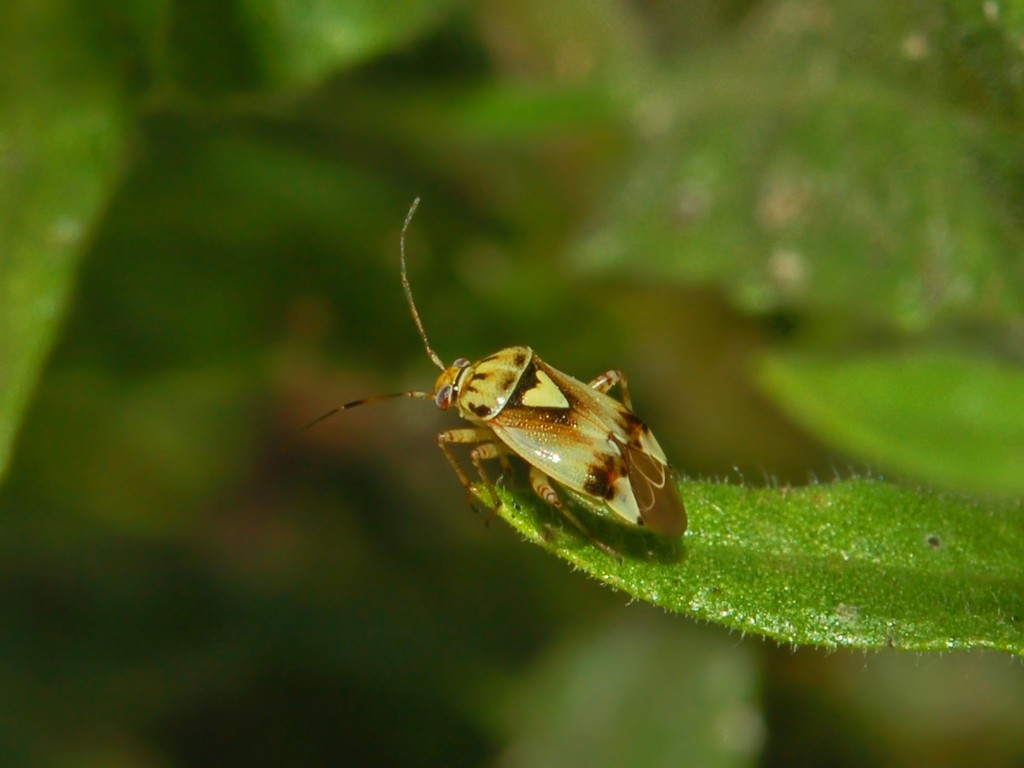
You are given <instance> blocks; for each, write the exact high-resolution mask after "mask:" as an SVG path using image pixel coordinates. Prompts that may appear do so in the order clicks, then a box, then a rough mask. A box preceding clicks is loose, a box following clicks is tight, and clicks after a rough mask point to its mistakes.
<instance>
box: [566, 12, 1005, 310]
mask: <svg viewBox="0 0 1024 768" xmlns="http://www.w3.org/2000/svg"><path fill="white" fill-rule="evenodd" d="M890 5H891V4H890ZM780 13H783V14H784V13H785V11H783V10H780ZM836 14H837V18H836V19H835V20H834V23H833V24H830V25H829V27H828V28H829V29H830V30H832V35H833V37H834V38H836V40H835V41H834V42H835V44H836V46H837V48H839V51H840V52H839V53H836V54H835V55H834V56H829V55H827V54H823V53H822V50H821V48H820V46H819V45H818V44H817V43H814V42H813V40H814V35H815V34H816V33H815V31H814V29H813V25H809V26H810V27H811V29H808V30H805V34H804V35H803V36H800V35H799V34H797V33H793V37H794V39H792V40H789V39H788V38H785V33H783V32H781V31H780V30H782V29H787V28H788V27H785V26H782V23H783V21H784V19H774V20H773V19H771V18H768V19H767V20H765V21H763V22H762V27H763V28H760V29H757V28H755V29H756V31H755V32H753V33H751V34H749V35H748V36H747V37H742V38H740V39H739V42H737V43H736V44H735V45H734V46H733V47H732V48H730V49H729V50H728V52H726V53H724V54H723V53H722V52H719V51H716V53H715V55H714V56H707V55H705V56H702V57H696V58H694V59H692V60H688V61H686V62H684V64H683V65H682V66H679V67H678V68H676V69H672V70H667V71H662V72H659V74H658V77H659V78H660V79H661V82H660V83H659V85H658V86H655V87H652V88H651V89H650V93H649V96H648V99H647V103H646V104H645V105H644V106H645V111H643V112H641V113H640V120H641V125H640V128H641V130H642V132H643V142H642V144H641V145H640V147H639V148H638V150H637V154H636V158H635V161H634V162H633V163H632V165H631V166H630V172H629V176H628V177H627V178H625V179H624V180H623V181H622V183H621V184H620V187H619V189H620V191H619V193H618V197H617V199H615V200H613V201H612V202H611V204H610V206H609V213H608V215H606V216H604V217H603V219H602V221H601V223H600V224H599V226H598V227H596V228H595V231H594V233H593V234H592V236H591V237H590V238H589V239H588V240H587V242H585V243H583V244H582V246H581V248H580V251H579V253H578V254H577V257H576V259H577V263H578V264H579V265H580V266H581V267H582V268H583V269H586V270H589V271H592V272H598V273H611V274H613V275H616V276H620V275H627V276H629V277H630V278H635V277H637V276H638V275H639V276H642V277H645V278H647V279H674V280H677V281H679V282H691V283H692V282H703V283H713V284H715V285H717V286H720V287H721V289H722V290H723V291H725V292H727V293H728V294H729V295H730V296H731V297H732V299H733V300H734V301H735V302H736V303H737V304H738V305H740V306H742V307H744V308H746V309H748V310H751V311H758V312H759V311H765V310H774V309H777V308H779V307H791V306H799V307H807V308H811V309H813V310H818V311H824V312H831V313H846V314H849V315H853V316H857V317H861V318H869V319H871V320H872V321H875V322H878V321H881V322H882V323H883V324H886V325H892V326H895V327H897V328H902V329H909V330H918V329H921V328H927V327H930V326H933V325H936V324H938V323H940V322H943V321H948V318H950V317H957V318H963V319H965V320H972V321H974V322H978V323H982V322H983V323H991V324H999V323H1004V322H1006V321H1007V320H1012V319H1013V318H1014V317H1016V316H1018V315H1019V313H1020V311H1021V310H1022V308H1024V262H1022V261H1021V259H1020V258H1018V254H1019V253H1020V252H1021V250H1022V249H1024V233H1022V231H1021V228H1020V225H1019V215H1018V211H1019V210H1020V195H1019V191H1018V190H1019V188H1020V185H1019V183H1018V181H1019V179H1020V175H1021V169H1022V168H1024V150H1022V148H1021V143H1020V138H1019V137H1020V131H1019V129H1017V128H1015V127H1012V126H1007V125H1006V124H1005V123H1004V122H1002V121H999V120H990V119H987V118H986V117H984V116H980V117H975V116H972V117H970V118H968V117H967V116H965V114H964V112H963V108H962V106H960V105H951V104H948V103H946V101H945V100H944V99H943V98H942V94H941V92H940V93H938V94H937V93H935V91H936V90H937V89H936V87H935V86H934V85H933V83H934V82H935V81H939V82H942V76H943V69H942V66H941V64H940V62H939V61H938V59H939V57H938V56H931V57H924V58H922V59H920V60H917V59H914V58H913V55H916V54H913V55H912V54H910V53H908V54H907V55H906V58H905V60H903V61H901V62H897V61H894V60H890V59H888V58H886V59H884V60H883V61H879V60H878V55H880V54H878V52H877V51H876V50H875V49H874V48H871V46H870V45H867V46H866V47H867V48H868V49H870V52H871V54H872V55H862V56H861V58H860V59H858V58H856V56H855V54H856V51H845V52H843V51H842V49H843V47H844V46H848V45H849V44H848V43H846V42H845V40H840V39H839V38H845V37H846V36H848V37H850V38H852V39H856V40H860V41H862V45H863V44H864V37H865V33H864V31H863V28H864V25H865V23H870V22H866V21H865V20H864V19H862V18H860V17H859V15H858V14H856V13H853V14H852V15H851V14H849V13H847V12H846V11H845V10H840V9H838V8H837V9H836ZM926 21H927V19H921V20H918V24H924V23H925V22H926ZM843 24H847V25H849V29H847V30H845V32H847V33H848V35H844V34H843V33H844V30H843V26H842V25H843ZM797 28H800V27H799V25H797ZM901 29H905V30H906V34H907V35H908V37H907V40H906V41H905V44H906V45H908V46H911V48H912V47H913V45H924V46H927V38H925V39H923V40H919V41H917V42H916V43H915V42H914V41H915V40H916V38H915V37H914V34H918V35H923V33H921V32H917V33H915V32H914V30H915V27H914V26H912V25H911V23H910V22H902V21H901V22H900V24H899V25H895V24H894V25H893V26H892V28H891V30H892V31H895V32H897V33H899V31H900V30H901ZM892 31H890V33H889V34H892ZM808 40H810V41H811V42H808ZM868 42H870V40H869V41H868ZM877 42H879V44H880V43H881V42H883V41H877ZM884 43H885V44H886V45H891V46H892V48H891V50H892V51H893V52H895V53H894V54H893V55H896V56H898V51H899V50H900V41H899V38H898V36H897V37H896V38H895V39H892V40H886V41H884ZM876 47H877V46H876ZM884 50H890V49H889V48H885V49H884ZM862 53H863V52H862ZM897 63H899V64H901V66H899V67H896V64H897ZM885 64H890V65H892V66H891V68H892V69H893V70H895V71H896V72H898V73H901V74H899V75H897V74H889V73H888V72H885V71H884V69H885V68H884V66H883V65H885ZM1018 71H1019V67H1018ZM709 73H710V75H709ZM912 78H918V79H920V81H921V82H922V85H921V87H920V89H917V87H916V86H911V85H908V81H910V80H911V79H912ZM709 81H710V82H711V83H712V85H710V86H709ZM656 82H657V81H656ZM911 87H913V88H914V90H910V88H911ZM648 123H649V124H648ZM639 254H642V255H643V258H638V255H639ZM644 273H646V274H644ZM851 286H856V288H857V289H856V290H851Z"/></svg>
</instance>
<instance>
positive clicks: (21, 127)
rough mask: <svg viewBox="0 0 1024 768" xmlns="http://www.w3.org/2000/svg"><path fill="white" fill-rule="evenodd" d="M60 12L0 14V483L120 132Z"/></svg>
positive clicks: (91, 65) (117, 108)
mask: <svg viewBox="0 0 1024 768" xmlns="http://www.w3.org/2000/svg"><path fill="white" fill-rule="evenodd" d="M68 6H69V4H67V3H64V2H59V0H51V2H38V3H37V2H21V3H14V4H13V5H12V4H7V5H5V6H4V10H2V11H0V50H3V51H4V59H5V66H4V67H3V69H2V71H0V475H2V474H3V472H4V471H5V469H6V467H7V464H8V461H9V459H10V454H11V445H12V442H13V440H14V437H15V434H16V431H17V428H18V424H19V422H20V419H21V415H22V412H23V411H24V409H25V406H26V404H27V403H28V401H29V398H30V396H31V394H32V389H33V386H34V384H35V381H36V378H37V377H38V374H39V370H40V367H41V365H42V363H43V360H44V358H45V356H46V353H47V350H48V349H49V348H50V345H51V344H52V342H53V339H54V336H55V334H56V331H57V329H58V327H59V325H60V320H61V317H62V315H63V312H64V308H65V304H66V302H67V298H68V296H69V293H70V289H71V286H72V282H73V278H74V269H75V264H76V261H77V258H78V257H79V256H80V255H81V253H82V251H83V249H84V247H85V242H86V239H87V237H88V234H89V232H90V230H91V229H92V226H93V222H94V220H95V218H96V217H97V216H98V215H99V213H100V212H101V210H102V207H103V205H104V203H105V201H106V199H107V197H108V195H109V194H110V191H111V189H112V187H113V184H114V181H115V179H116V178H117V176H118V167H117V156H118V149H119V148H120V146H121V141H122V139H123V136H124V124H123V114H122V107H121V104H120V103H119V100H118V98H117V96H116V95H115V94H114V93H112V91H111V90H110V89H109V88H107V87H106V83H105V77H104V74H103V72H102V71H101V69H100V68H99V66H98V65H97V64H96V62H94V61H93V60H92V58H91V53H90V50H89V47H88V41H87V40H85V39H83V37H82V36H81V34H80V33H81V30H80V29H79V28H78V27H77V26H75V21H76V19H75V14H74V13H72V10H71V8H70V7H68Z"/></svg>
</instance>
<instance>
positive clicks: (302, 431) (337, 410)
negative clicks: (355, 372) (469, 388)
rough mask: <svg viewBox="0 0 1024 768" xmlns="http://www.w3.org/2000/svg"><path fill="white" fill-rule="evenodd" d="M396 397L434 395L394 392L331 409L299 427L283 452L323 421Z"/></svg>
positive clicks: (428, 395)
mask: <svg viewBox="0 0 1024 768" xmlns="http://www.w3.org/2000/svg"><path fill="white" fill-rule="evenodd" d="M395 397H415V398H417V399H421V400H431V399H433V397H434V395H433V394H432V393H430V392H416V391H409V392H392V393H391V394H388V395H372V396H370V397H364V398H361V399H359V400H353V401H352V402H351V403H345V404H344V405H339V406H337V407H335V408H331V410H329V411H327V412H326V413H322V414H320V415H319V416H317V417H316V418H315V419H313V420H312V421H310V422H308V423H306V424H303V425H302V426H301V427H299V428H298V429H297V430H295V434H294V435H292V438H291V440H289V441H288V444H287V445H286V446H285V447H284V449H282V450H287V449H289V448H291V447H292V446H293V445H294V444H295V442H296V441H297V440H298V439H299V437H300V436H301V435H304V434H305V433H306V432H308V431H309V430H311V429H312V428H313V427H315V426H316V425H317V424H319V423H320V422H321V421H326V420H327V419H329V418H331V416H336V415H337V414H339V413H341V412H342V411H347V410H348V409H349V408H355V407H356V406H359V405H366V404H367V403H375V402H377V401H378V400H391V399H392V398H395Z"/></svg>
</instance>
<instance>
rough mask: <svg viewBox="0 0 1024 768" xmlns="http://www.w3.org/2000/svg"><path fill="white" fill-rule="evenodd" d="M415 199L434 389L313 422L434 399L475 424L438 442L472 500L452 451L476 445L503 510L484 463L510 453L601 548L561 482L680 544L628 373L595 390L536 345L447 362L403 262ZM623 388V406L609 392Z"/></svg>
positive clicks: (660, 458) (673, 503)
mask: <svg viewBox="0 0 1024 768" xmlns="http://www.w3.org/2000/svg"><path fill="white" fill-rule="evenodd" d="M419 202H420V200H419V198H416V199H415V200H414V201H413V203H412V206H410V208H409V212H408V213H407V214H406V217H405V222H404V224H403V225H402V233H401V237H400V241H399V250H400V254H401V266H402V288H403V290H404V291H405V299H406V302H407V303H408V305H409V311H410V312H411V313H412V317H413V320H414V321H415V322H416V328H417V329H418V330H419V334H420V338H421V339H423V345H424V347H425V348H426V350H427V355H429V356H430V359H431V360H432V361H433V362H434V364H435V365H436V366H437V367H438V368H440V369H441V375H440V376H438V378H437V381H436V382H435V383H434V391H433V392H421V391H410V392H395V393H393V394H389V395H377V396H375V397H368V398H364V399H362V400H355V401H353V402H351V403H346V404H345V405H341V406H339V407H337V408H334V409H333V410H331V411H328V412H327V413H325V414H324V415H323V416H321V417H320V418H318V419H316V420H315V421H313V422H311V423H310V424H309V425H307V426H312V425H313V424H316V423H318V422H320V421H322V420H323V419H326V418H327V417H329V416H332V415H334V414H336V413H338V412H340V411H343V410H346V409H348V408H355V407H356V406H359V405H364V404H366V403H370V402H375V401H377V400H383V399H386V398H391V397H415V398H422V399H432V400H433V401H434V404H435V405H437V407H438V408H440V409H441V410H442V411H447V410H449V409H451V408H453V407H454V408H455V410H456V411H457V412H458V414H459V416H461V417H462V418H463V419H465V420H466V421H468V422H469V423H470V424H471V425H472V426H468V427H463V428H459V429H451V430H448V431H446V432H442V433H441V434H439V435H438V436H437V444H438V446H439V447H440V449H441V451H442V452H443V453H444V455H445V458H447V459H448V461H449V463H450V464H451V465H452V468H453V469H454V470H455V474H456V475H457V476H458V478H459V482H461V483H462V485H463V487H464V488H465V489H466V492H467V493H468V494H469V499H470V504H471V505H472V504H473V492H472V486H471V483H470V479H469V476H468V475H467V474H466V471H465V469H464V468H463V466H462V465H461V464H460V463H459V461H458V460H457V459H456V457H455V454H454V453H453V451H452V446H454V445H472V446H473V448H472V450H471V451H470V461H471V462H472V463H473V467H474V468H475V469H476V472H477V474H478V475H479V477H480V480H481V481H482V483H483V485H484V487H485V488H486V489H487V492H488V494H489V496H490V498H491V501H492V506H493V507H494V508H495V509H496V508H497V507H498V506H499V505H500V504H501V501H500V498H499V497H498V495H497V492H496V491H495V488H494V483H493V482H492V481H491V477H490V474H489V473H488V472H487V469H486V468H485V466H484V463H485V462H487V461H490V460H495V459H497V460H498V461H500V463H501V464H502V467H503V469H504V470H505V471H506V472H508V471H510V469H511V466H510V464H509V457H510V455H516V456H519V457H520V458H522V459H523V460H524V461H525V462H526V463H527V465H528V466H529V480H530V485H531V486H532V488H533V490H534V492H535V493H536V494H537V495H538V496H539V497H540V498H541V499H543V500H544V501H545V502H546V503H548V504H550V505H551V506H553V507H555V508H556V509H557V510H558V511H559V512H560V513H561V514H562V515H564V516H565V517H566V518H567V519H568V520H569V521H570V522H572V523H573V525H575V526H576V527H577V528H579V529H580V530H581V531H583V533H585V534H586V535H587V536H588V537H589V538H590V539H591V540H592V541H594V543H596V544H597V545H598V546H600V547H601V548H602V549H604V550H605V551H607V552H610V553H611V554H613V555H615V554H616V553H615V552H614V551H612V550H611V548H610V547H608V546H607V545H605V544H603V543H602V542H600V541H597V540H596V539H595V538H594V537H593V536H592V535H591V534H590V532H589V531H587V529H586V528H585V527H584V526H583V524H582V523H581V522H580V521H579V520H578V519H577V518H576V516H575V515H574V514H573V513H572V512H571V511H569V509H567V508H566V506H565V504H564V503H563V502H562V499H561V498H560V497H559V494H558V492H557V491H556V490H555V487H554V484H553V483H556V484H558V485H561V486H564V487H565V488H567V489H569V490H570V491H572V492H574V493H576V494H578V495H580V496H583V497H585V498H586V499H589V500H591V501H594V502H598V503H600V504H603V505H604V507H605V508H606V509H607V510H608V511H610V512H611V513H612V515H613V516H614V517H616V518H617V519H618V520H619V521H620V522H624V523H627V524H629V525H634V526H640V527H643V528H646V529H649V530H651V531H654V532H655V533H658V534H661V535H662V536H666V537H670V538H676V537H679V536H681V535H682V534H683V533H684V532H685V531H686V510H685V507H684V505H683V500H682V497H681V496H680V494H679V485H678V475H677V474H676V472H675V470H673V469H672V467H670V466H669V464H668V460H667V459H666V458H665V453H664V452H663V451H662V450H661V446H659V445H658V441H657V440H656V439H655V438H654V435H653V434H651V431H650V429H648V427H647V425H646V424H644V423H643V422H642V421H641V420H640V419H638V418H637V417H636V415H634V413H633V406H632V402H631V400H630V397H629V387H628V385H627V383H626V377H625V375H623V374H622V372H620V371H616V370H610V371H606V372H605V373H602V374H601V375H600V376H598V377H597V378H595V379H594V380H593V381H591V382H590V383H589V384H584V383H583V382H581V381H578V380H577V379H574V378H573V377H572V376H569V375H568V374H565V373H562V372H561V371H559V370H557V369H555V368H552V367H551V366H550V365H548V364H547V363H545V362H544V361H543V360H541V359H540V358H539V357H538V356H537V355H536V354H535V353H534V351H533V350H532V349H531V348H530V347H526V346H517V347H508V348H506V349H502V350H499V351H498V352H495V353H494V354H493V355H489V356H488V357H485V358H483V359H481V360H478V361H477V362H475V363H474V362H470V361H469V360H467V359H466V358H464V357H460V358H459V359H458V360H456V361H455V362H454V363H452V364H451V365H449V366H446V365H445V364H444V363H443V362H441V358H440V357H439V356H438V354H437V353H436V352H435V351H434V349H433V347H431V345H430V341H429V340H428V338H427V332H426V330H425V328H424V327H423V321H422V320H421V319H420V315H419V312H418V311H417V309H416V303H415V302H414V301H413V297H412V288H411V287H410V285H409V275H408V271H407V269H406V262H405V236H406V232H407V231H408V229H409V224H410V222H411V221H412V217H413V214H414V213H415V212H416V208H417V206H418V205H419ZM616 385H617V386H618V387H619V391H620V392H621V395H622V400H621V402H620V401H619V400H616V399H614V398H613V397H611V396H610V395H608V394H607V393H608V391H609V390H611V389H612V387H615V386H616Z"/></svg>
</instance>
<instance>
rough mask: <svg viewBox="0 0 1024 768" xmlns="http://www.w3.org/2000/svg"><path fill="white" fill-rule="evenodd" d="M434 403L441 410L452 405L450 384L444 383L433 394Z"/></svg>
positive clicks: (445, 409)
mask: <svg viewBox="0 0 1024 768" xmlns="http://www.w3.org/2000/svg"><path fill="white" fill-rule="evenodd" d="M434 405H436V406H437V407H438V408H440V409H441V410H442V411H447V410H448V409H449V408H450V407H451V405H452V385H451V384H445V385H444V386H443V387H441V388H440V389H439V390H437V394H436V395H434Z"/></svg>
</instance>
